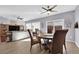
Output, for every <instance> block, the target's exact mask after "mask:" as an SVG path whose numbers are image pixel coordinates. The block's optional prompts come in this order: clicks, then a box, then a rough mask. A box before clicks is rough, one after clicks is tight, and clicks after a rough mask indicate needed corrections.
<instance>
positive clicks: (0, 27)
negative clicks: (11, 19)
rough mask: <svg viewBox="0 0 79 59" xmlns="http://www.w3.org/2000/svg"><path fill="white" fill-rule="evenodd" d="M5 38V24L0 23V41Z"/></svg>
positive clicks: (3, 40)
mask: <svg viewBox="0 0 79 59" xmlns="http://www.w3.org/2000/svg"><path fill="white" fill-rule="evenodd" d="M6 40H7V25H4V24H0V41H1V42H5V41H6Z"/></svg>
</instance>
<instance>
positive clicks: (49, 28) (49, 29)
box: [47, 25, 53, 34]
mask: <svg viewBox="0 0 79 59" xmlns="http://www.w3.org/2000/svg"><path fill="white" fill-rule="evenodd" d="M52 31H53V26H52V25H48V26H47V33H49V34H51V33H52Z"/></svg>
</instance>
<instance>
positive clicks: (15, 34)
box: [12, 31, 29, 41]
mask: <svg viewBox="0 0 79 59" xmlns="http://www.w3.org/2000/svg"><path fill="white" fill-rule="evenodd" d="M27 37H29V35H28V32H27V31H12V41H15V40H21V39H24V38H27Z"/></svg>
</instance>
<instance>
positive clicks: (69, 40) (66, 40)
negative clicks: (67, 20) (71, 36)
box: [66, 40, 75, 43]
mask: <svg viewBox="0 0 79 59" xmlns="http://www.w3.org/2000/svg"><path fill="white" fill-rule="evenodd" d="M66 42H73V43H75V41H73V40H66Z"/></svg>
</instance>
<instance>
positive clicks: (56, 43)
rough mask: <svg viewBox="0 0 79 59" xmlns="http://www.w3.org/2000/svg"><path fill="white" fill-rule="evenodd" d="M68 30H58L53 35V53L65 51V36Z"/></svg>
mask: <svg viewBox="0 0 79 59" xmlns="http://www.w3.org/2000/svg"><path fill="white" fill-rule="evenodd" d="M67 31H68V30H57V31H56V32H55V34H54V37H53V40H52V41H53V43H52V53H59V52H61V51H63V44H64V43H65V36H66V33H67Z"/></svg>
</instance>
